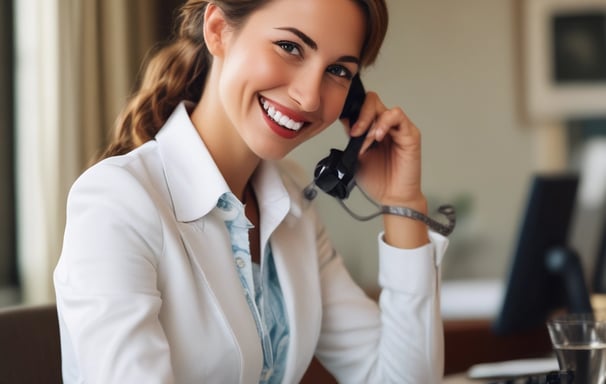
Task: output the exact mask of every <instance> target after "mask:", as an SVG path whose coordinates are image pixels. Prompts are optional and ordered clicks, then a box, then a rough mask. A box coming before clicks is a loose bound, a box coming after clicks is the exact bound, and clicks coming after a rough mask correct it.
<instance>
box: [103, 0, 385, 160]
mask: <svg viewBox="0 0 606 384" xmlns="http://www.w3.org/2000/svg"><path fill="white" fill-rule="evenodd" d="M271 1H272V0H189V1H187V2H186V3H185V4H184V5H183V6H182V7H181V9H180V11H179V14H178V17H177V20H176V30H175V36H174V38H173V39H172V41H171V42H170V44H168V45H166V46H165V47H163V48H161V49H160V50H158V51H157V52H156V53H155V54H154V55H153V56H151V59H150V60H149V62H148V63H147V66H146V68H145V71H144V73H143V78H142V80H141V85H140V87H139V89H138V90H137V91H136V92H135V93H134V94H133V95H132V96H131V98H130V100H129V101H128V103H127V104H126V106H125V108H124V109H123V110H122V112H121V114H120V116H119V117H118V121H117V124H116V127H115V131H114V134H113V137H112V139H111V142H110V143H109V145H108V147H107V149H106V150H105V152H104V153H103V154H102V156H101V157H102V158H105V157H109V156H114V155H121V154H124V153H127V152H129V151H130V150H132V149H134V148H136V147H138V146H139V145H141V144H143V143H145V142H146V141H149V140H151V139H152V138H153V137H154V136H155V135H156V133H158V131H159V130H160V128H162V126H163V125H164V123H165V122H166V120H167V119H168V117H169V116H170V114H171V113H172V111H173V110H174V109H175V107H176V106H177V105H178V104H179V103H180V102H181V101H182V100H190V101H194V102H197V101H198V100H199V99H200V97H201V95H202V90H203V88H204V83H205V80H206V75H207V73H208V70H209V67H210V64H211V56H210V53H209V52H208V49H207V48H206V46H205V44H204V36H203V28H202V26H203V23H204V12H205V10H206V7H207V5H208V4H210V3H212V4H215V5H216V6H218V7H219V8H220V9H221V10H222V11H223V13H224V15H225V17H226V19H227V20H228V21H229V23H230V25H231V26H232V27H234V28H235V29H237V28H238V27H240V26H241V25H242V24H243V23H244V22H245V21H246V19H247V18H248V16H249V15H250V14H251V13H253V12H254V11H256V10H258V9H259V8H261V7H263V6H265V5H267V4H268V3H269V2H271ZM353 1H355V2H356V3H357V4H359V5H360V7H361V8H362V10H363V11H364V13H365V15H366V18H367V31H366V38H365V40H364V44H363V47H362V52H361V55H362V56H361V62H362V66H363V67H366V66H368V65H370V64H372V63H374V61H375V60H376V58H377V55H378V53H379V49H380V47H381V45H382V43H383V39H384V38H385V34H386V32H387V22H388V16H387V7H386V5H385V1H384V0H353Z"/></svg>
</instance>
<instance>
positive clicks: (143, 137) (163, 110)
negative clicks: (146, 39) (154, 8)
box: [101, 1, 210, 158]
mask: <svg viewBox="0 0 606 384" xmlns="http://www.w3.org/2000/svg"><path fill="white" fill-rule="evenodd" d="M206 4H207V1H189V2H188V3H187V4H186V5H184V6H183V7H182V8H181V12H180V14H179V18H178V19H177V26H178V31H177V36H176V38H175V39H174V40H173V41H172V42H171V43H169V45H167V46H165V47H163V48H161V49H160V50H159V51H158V52H156V53H155V55H153V56H152V57H151V59H150V61H149V62H148V63H147V66H146V68H145V71H144V74H143V78H142V81H141V85H140V87H139V89H138V90H137V91H136V92H135V93H134V94H133V95H132V96H131V98H130V99H129V101H128V103H127V104H126V106H125V107H124V109H123V110H122V112H121V114H120V116H119V117H118V121H117V124H116V127H115V131H114V136H113V138H112V140H111V142H110V144H109V145H108V147H107V149H106V150H105V152H104V153H103V154H102V156H101V158H105V157H109V156H114V155H121V154H125V153H127V152H129V151H130V150H132V149H134V148H136V147H138V146H139V145H141V144H143V143H145V142H147V141H149V140H151V139H153V138H154V136H155V135H156V134H157V133H158V131H159V130H160V128H162V126H163V125H164V123H165V122H166V120H167V119H168V117H169V116H170V114H171V113H172V112H173V110H174V109H175V108H176V107H177V105H178V104H179V103H180V102H181V101H183V100H190V101H193V102H197V101H198V100H199V99H200V96H201V94H202V89H203V87H204V82H205V79H206V74H207V72H208V68H209V66H210V55H209V53H208V51H207V49H206V46H205V45H204V38H203V34H202V25H203V19H204V10H205V9H206Z"/></svg>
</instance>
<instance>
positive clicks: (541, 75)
mask: <svg viewBox="0 0 606 384" xmlns="http://www.w3.org/2000/svg"><path fill="white" fill-rule="evenodd" d="M522 10H523V12H522V17H523V35H522V36H523V47H524V49H523V55H522V56H523V68H524V81H523V84H524V88H525V106H526V113H527V117H528V118H529V119H530V120H531V121H561V120H567V119H572V118H585V117H606V0H522Z"/></svg>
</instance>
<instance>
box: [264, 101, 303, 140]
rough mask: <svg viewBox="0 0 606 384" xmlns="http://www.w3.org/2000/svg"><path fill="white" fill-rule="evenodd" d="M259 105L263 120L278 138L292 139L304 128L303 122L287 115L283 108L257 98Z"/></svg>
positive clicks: (291, 115) (289, 114)
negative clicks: (262, 112)
mask: <svg viewBox="0 0 606 384" xmlns="http://www.w3.org/2000/svg"><path fill="white" fill-rule="evenodd" d="M259 103H260V104H261V107H262V108H263V111H264V112H265V118H266V120H267V121H268V122H269V123H270V124H269V125H270V127H271V128H272V129H273V130H274V131H275V132H276V133H277V134H279V135H280V136H283V137H286V138H291V137H294V136H296V134H297V132H299V130H300V129H301V128H303V126H305V121H304V120H302V119H301V118H299V117H296V116H294V115H293V114H292V113H289V112H288V111H286V110H285V108H283V107H279V106H277V105H275V104H272V103H271V102H269V101H268V100H267V99H265V98H263V97H260V98H259Z"/></svg>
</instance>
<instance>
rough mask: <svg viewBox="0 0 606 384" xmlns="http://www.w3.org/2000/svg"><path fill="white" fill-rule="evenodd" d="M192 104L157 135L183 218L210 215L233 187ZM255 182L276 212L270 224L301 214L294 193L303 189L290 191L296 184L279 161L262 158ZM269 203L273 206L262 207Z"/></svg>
mask: <svg viewBox="0 0 606 384" xmlns="http://www.w3.org/2000/svg"><path fill="white" fill-rule="evenodd" d="M193 107H194V104H193V103H191V102H181V103H180V104H179V105H178V106H177V108H176V109H175V111H174V112H173V113H172V115H171V116H170V117H169V119H168V120H167V121H166V123H165V124H164V126H163V127H162V129H161V130H160V131H159V132H158V134H157V135H156V142H157V143H158V147H159V151H160V156H161V158H162V163H163V167H164V172H165V177H166V183H167V185H168V189H169V191H170V196H171V200H172V205H173V209H174V211H175V217H176V219H177V220H178V221H181V222H191V221H195V220H198V219H200V218H201V217H203V216H205V215H207V214H208V213H209V212H210V211H211V210H212V209H213V208H215V206H216V204H217V201H218V200H219V197H220V196H221V195H222V194H223V193H225V192H229V191H230V189H229V186H228V185H227V182H226V181H225V179H224V177H223V175H222V174H221V172H220V171H219V169H218V168H217V165H216V164H215V162H214V160H213V158H212V156H211V155H210V153H209V151H208V149H207V148H206V145H205V144H204V142H203V141H202V139H201V138H200V135H199V134H198V131H197V130H196V128H195V127H194V125H193V123H192V121H191V119H190V117H189V112H188V110H191V109H192V108H193ZM252 182H253V187H254V189H255V193H256V195H257V199H258V202H259V208H260V209H261V210H262V211H265V212H264V213H270V214H271V215H272V216H275V217H273V220H267V222H268V224H270V222H272V223H271V224H272V225H271V226H274V225H275V224H276V221H280V220H282V219H283V218H284V216H285V215H286V214H287V213H288V212H291V213H293V214H294V215H295V216H299V215H300V213H301V204H302V201H301V199H300V198H296V197H295V198H292V199H291V196H298V195H301V196H302V193H301V191H290V192H291V194H289V189H292V188H296V187H294V186H288V187H287V186H285V184H284V182H283V179H282V176H281V172H280V169H279V167H278V166H277V164H275V163H274V162H271V161H262V162H261V164H260V166H259V168H258V169H257V171H256V172H255V174H254V175H253V180H252ZM270 206H271V207H272V209H268V210H264V209H263V208H264V207H265V208H267V207H270ZM276 208H278V209H276ZM270 232H271V231H270Z"/></svg>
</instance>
